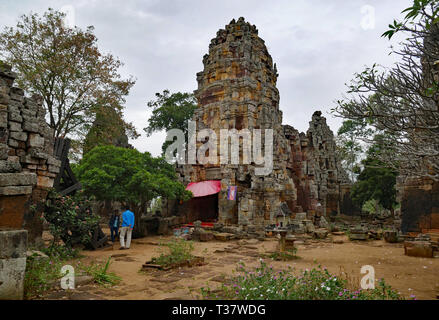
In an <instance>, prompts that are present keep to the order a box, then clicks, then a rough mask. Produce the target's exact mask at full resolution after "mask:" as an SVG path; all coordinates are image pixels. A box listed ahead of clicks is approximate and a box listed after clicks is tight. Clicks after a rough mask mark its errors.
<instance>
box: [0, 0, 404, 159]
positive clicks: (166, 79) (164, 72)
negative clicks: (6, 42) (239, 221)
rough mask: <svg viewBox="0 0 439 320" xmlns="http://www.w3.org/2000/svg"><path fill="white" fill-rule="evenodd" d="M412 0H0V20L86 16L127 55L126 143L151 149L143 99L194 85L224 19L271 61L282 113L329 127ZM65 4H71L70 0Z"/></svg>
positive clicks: (297, 122) (158, 139)
mask: <svg viewBox="0 0 439 320" xmlns="http://www.w3.org/2000/svg"><path fill="white" fill-rule="evenodd" d="M411 2H412V1H411V0H379V1H378V0H370V1H362V0H355V1H349V0H306V1H305V0H294V1H291V0H286V1H278V0H272V1H267V0H266V1H257V0H244V1H241V0H232V1H229V0H222V1H219V0H216V1H210V0H186V1H177V0H176V1H163V0H162V1H158V0H151V1H147V0H143V1H140V0H138V1H135V0H123V1H122V0H114V1H109V0H79V1H44V0H0V21H1V26H2V28H3V26H5V25H6V26H15V24H16V21H17V18H18V16H19V15H21V14H25V13H26V14H27V13H29V12H30V11H33V12H38V13H42V12H44V11H45V10H47V8H49V7H51V8H54V9H58V10H60V9H62V8H63V7H64V9H66V8H70V12H73V13H74V15H72V17H73V16H74V23H75V25H77V26H79V27H86V26H89V25H93V26H94V27H95V34H96V35H97V37H98V39H99V40H98V46H99V48H100V49H101V50H102V51H103V52H110V53H112V54H113V55H115V56H117V57H118V58H119V59H120V60H121V61H123V62H124V63H125V66H124V67H123V68H122V69H121V73H122V75H124V76H128V75H132V76H134V77H135V78H136V79H137V81H136V84H135V86H134V87H133V89H132V90H131V93H130V95H129V97H128V98H127V103H126V109H125V118H126V120H127V121H130V122H133V123H134V125H135V126H136V127H137V129H138V130H139V132H142V136H141V137H140V138H139V139H137V140H134V141H131V143H132V144H133V145H134V146H135V147H136V148H138V149H139V150H140V151H149V152H151V153H152V154H153V155H159V154H160V152H161V145H162V143H163V141H164V139H165V133H157V134H154V135H153V136H151V137H146V135H145V134H144V132H143V130H142V128H144V127H145V126H146V124H147V120H148V117H149V115H150V112H149V111H148V110H147V107H146V103H147V101H149V100H151V99H154V94H155V93H156V92H162V91H163V90H164V89H169V90H171V92H176V91H183V92H184V91H186V92H188V91H193V90H194V89H196V86H197V83H196V76H195V74H196V73H197V72H199V71H201V70H202V68H203V65H202V57H203V55H204V54H206V53H207V52H208V47H209V43H210V40H211V39H212V38H213V37H215V35H216V32H217V30H218V29H220V28H224V26H225V25H226V24H228V23H229V22H230V20H231V19H233V18H235V19H237V18H239V17H241V16H243V17H245V19H246V21H249V22H250V23H251V24H255V25H256V27H257V28H258V30H259V36H260V37H261V38H262V39H264V40H265V43H266V45H267V47H268V51H269V53H270V54H271V56H272V57H273V61H274V62H275V63H277V69H278V72H279V78H278V83H277V85H278V89H279V91H280V108H281V110H282V111H283V123H284V124H290V125H292V126H294V127H295V128H296V129H298V130H300V131H306V130H307V129H308V122H309V121H310V120H311V115H312V114H313V112H314V111H316V110H321V111H323V114H324V115H325V116H326V118H327V119H328V123H329V125H330V127H331V129H332V130H333V131H334V132H336V131H337V129H338V127H339V126H340V123H341V120H340V119H336V118H333V116H332V115H330V114H329V112H330V109H331V108H333V107H334V106H335V104H334V101H335V100H336V99H338V98H340V97H341V95H342V93H343V92H344V91H345V85H344V84H345V83H347V82H349V80H350V79H352V75H353V74H354V73H355V72H360V71H362V69H363V68H364V66H366V65H369V66H370V65H372V64H373V63H375V62H376V63H379V64H382V65H385V66H390V65H391V64H392V63H393V62H394V57H393V56H389V55H388V53H389V47H390V45H391V44H395V41H396V40H395V41H394V42H392V43H391V42H389V41H388V40H386V39H384V38H381V37H380V35H381V34H382V33H383V32H384V31H386V30H387V25H388V24H389V23H391V22H392V21H393V19H394V18H399V17H401V14H400V12H401V11H402V10H403V9H404V8H406V7H408V6H409V5H410V4H411ZM72 8H73V11H72V10H71V9H72Z"/></svg>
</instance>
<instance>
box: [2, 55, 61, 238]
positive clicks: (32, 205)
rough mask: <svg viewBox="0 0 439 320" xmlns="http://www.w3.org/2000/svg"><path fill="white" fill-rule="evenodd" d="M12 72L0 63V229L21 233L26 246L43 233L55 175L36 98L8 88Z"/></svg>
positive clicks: (49, 134) (49, 135)
mask: <svg viewBox="0 0 439 320" xmlns="http://www.w3.org/2000/svg"><path fill="white" fill-rule="evenodd" d="M15 78H16V74H15V73H14V72H12V71H11V67H10V66H8V65H5V64H4V63H2V62H0V227H8V228H10V229H22V228H24V229H26V230H28V232H29V234H28V237H29V242H30V243H35V242H39V239H41V234H42V222H41V219H40V217H41V206H40V203H41V200H44V199H45V198H46V196H47V192H48V189H49V188H51V187H52V186H53V181H54V178H55V177H56V175H57V173H58V172H59V168H60V165H61V163H60V161H59V160H57V159H56V158H55V157H54V156H53V131H52V130H51V129H50V128H49V126H48V125H47V123H46V120H45V115H46V111H45V109H44V107H43V106H42V98H41V97H39V96H35V95H34V96H32V97H27V96H25V92H24V91H23V90H22V89H20V88H16V87H13V82H14V80H15Z"/></svg>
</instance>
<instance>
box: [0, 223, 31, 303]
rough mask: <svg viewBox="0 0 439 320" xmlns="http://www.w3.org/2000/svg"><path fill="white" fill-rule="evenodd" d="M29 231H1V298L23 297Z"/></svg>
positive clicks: (14, 298)
mask: <svg viewBox="0 0 439 320" xmlns="http://www.w3.org/2000/svg"><path fill="white" fill-rule="evenodd" d="M26 251H27V231H26V230H10V231H0V300H19V299H23V285H24V273H25V270H26Z"/></svg>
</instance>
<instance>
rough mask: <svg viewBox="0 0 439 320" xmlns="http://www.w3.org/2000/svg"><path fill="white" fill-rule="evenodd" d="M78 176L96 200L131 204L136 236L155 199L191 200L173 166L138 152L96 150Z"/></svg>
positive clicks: (85, 157) (82, 166)
mask: <svg viewBox="0 0 439 320" xmlns="http://www.w3.org/2000/svg"><path fill="white" fill-rule="evenodd" d="M75 173H76V174H77V176H78V178H79V180H80V181H81V183H82V185H83V187H84V190H85V193H86V194H88V195H93V196H95V197H96V199H97V200H102V201H105V200H110V201H119V202H122V203H128V204H130V207H131V208H132V209H133V210H134V213H135V217H136V222H135V224H136V225H137V228H135V229H134V235H135V236H141V235H143V231H142V230H141V229H139V226H140V224H139V222H140V218H141V215H142V214H143V213H146V208H147V206H148V205H149V202H150V201H151V200H152V199H154V198H156V197H158V196H162V197H165V198H169V199H176V198H177V199H180V200H188V199H190V197H191V192H189V191H186V190H185V187H184V186H183V185H182V184H181V183H180V182H178V181H177V179H176V174H175V170H174V167H173V166H172V165H170V164H169V163H167V162H166V161H165V159H163V158H154V157H152V156H151V154H150V153H148V152H145V153H141V152H139V151H137V150H135V149H126V148H120V147H115V146H99V147H95V148H94V149H93V150H91V151H89V152H88V153H86V154H85V155H84V158H83V159H82V161H81V162H80V164H79V165H78V166H77V167H76V168H75Z"/></svg>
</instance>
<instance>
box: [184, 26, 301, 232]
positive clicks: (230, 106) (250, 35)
mask: <svg viewBox="0 0 439 320" xmlns="http://www.w3.org/2000/svg"><path fill="white" fill-rule="evenodd" d="M203 64H204V70H203V71H201V72H199V73H198V74H197V81H198V89H197V90H195V96H196V98H197V100H198V108H197V109H196V111H195V114H194V118H193V120H194V121H196V127H197V132H198V131H200V130H202V129H205V128H209V129H212V130H214V131H215V133H216V135H217V137H218V139H217V154H218V157H219V154H220V146H219V143H220V139H219V137H220V130H221V129H236V130H242V129H249V130H250V131H251V132H252V129H262V141H264V138H265V136H264V133H265V130H264V129H272V130H273V170H272V171H271V173H270V174H268V175H255V168H257V167H258V165H257V164H256V163H255V161H254V159H251V161H248V163H247V164H243V162H241V160H242V157H243V155H242V152H243V150H242V148H243V147H242V144H241V145H240V155H239V156H240V162H239V164H231V163H227V164H221V163H220V162H219V160H218V162H217V163H216V164H204V165H199V164H196V165H190V164H189V165H183V166H182V167H181V168H179V171H180V173H181V178H182V180H183V182H184V183H185V184H187V183H189V182H199V181H206V180H217V181H221V191H220V192H219V194H218V195H216V196H217V197H218V198H217V208H218V209H217V210H218V212H217V216H218V220H219V221H220V222H223V223H233V224H236V223H237V224H240V225H258V226H263V225H266V224H269V223H270V221H271V222H272V221H273V219H274V218H275V216H276V215H277V214H279V210H282V211H284V212H283V213H282V214H285V211H289V210H290V209H288V208H293V207H294V205H295V204H294V202H295V200H296V199H295V197H296V192H295V187H294V182H293V179H292V178H291V177H289V175H288V172H287V168H286V165H287V159H288V148H289V144H288V140H287V139H285V137H284V133H283V127H282V112H281V111H280V110H279V91H278V90H277V88H276V81H277V77H278V74H277V70H276V65H275V64H273V60H272V58H271V56H270V54H269V53H268V51H267V48H266V46H265V43H264V40H262V39H261V38H260V37H259V36H258V30H257V29H256V27H255V26H254V25H251V24H250V23H248V22H245V21H244V18H239V19H238V21H235V20H232V21H231V22H230V23H229V24H228V25H227V26H226V27H225V29H220V30H219V31H218V32H217V35H216V37H215V38H214V39H212V41H211V43H210V45H209V53H208V54H206V55H205V56H204V57H203ZM201 144H203V142H197V149H198V148H199V146H200V145H201ZM229 154H230V152H229ZM229 186H237V190H238V191H237V194H238V196H237V200H229V199H227V190H228V187H229ZM200 207H203V205H201V204H198V205H197V204H195V205H193V206H192V208H191V209H189V211H196V210H198V209H199V208H200ZM281 208H282V209H281ZM193 218H194V219H195V218H196V217H193Z"/></svg>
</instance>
